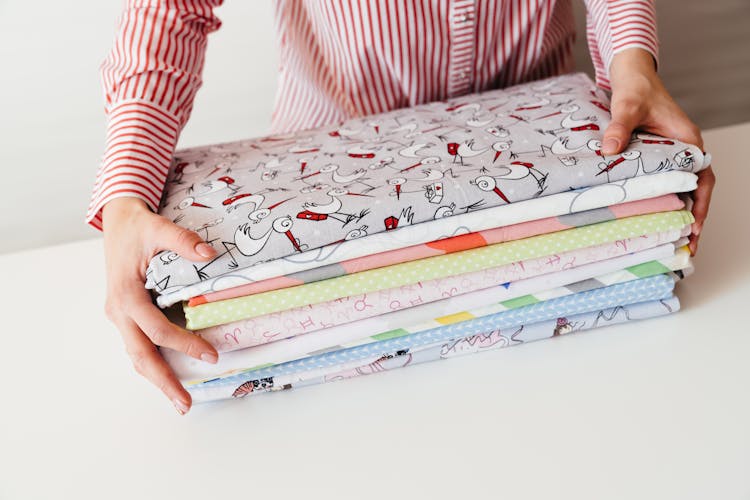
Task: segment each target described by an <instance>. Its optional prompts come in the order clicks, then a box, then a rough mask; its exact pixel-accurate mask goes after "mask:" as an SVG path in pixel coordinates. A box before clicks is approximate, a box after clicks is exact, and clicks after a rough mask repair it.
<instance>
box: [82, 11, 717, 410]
mask: <svg viewBox="0 0 750 500" xmlns="http://www.w3.org/2000/svg"><path fill="white" fill-rule="evenodd" d="M221 3H222V0H180V1H177V0H158V1H157V0H153V1H151V2H141V1H138V0H128V1H126V2H125V7H124V11H123V14H122V16H121V18H120V20H119V24H118V28H117V33H116V37H115V42H114V46H113V48H112V50H111V51H110V52H109V54H108V56H107V58H106V59H105V61H104V62H103V63H102V66H101V76H102V81H103V85H104V90H105V97H106V112H107V116H108V126H107V127H108V128H107V142H106V151H105V155H104V159H103V162H102V165H101V167H100V168H99V172H98V174H97V179H96V182H95V187H94V195H93V199H92V202H91V205H90V207H89V211H88V216H87V221H88V222H89V223H90V224H91V225H92V226H94V227H95V228H98V229H101V230H103V233H104V249H105V256H106V272H107V282H108V287H107V300H106V306H105V310H106V313H107V315H108V317H109V318H110V320H111V321H112V322H114V324H115V325H116V326H117V328H118V329H119V331H120V333H121V335H122V337H123V340H124V343H125V347H126V349H127V352H128V354H129V355H130V357H131V358H132V362H133V365H134V367H135V369H136V371H137V372H138V373H140V374H141V375H143V376H145V377H146V378H147V379H148V380H150V381H151V382H152V383H153V384H155V385H156V386H157V387H159V389H161V391H162V392H163V393H164V394H165V395H166V396H167V397H168V398H169V399H170V400H171V401H172V402H173V404H174V405H175V407H176V409H177V411H178V412H179V413H181V414H184V413H185V412H187V411H188V410H189V408H190V405H191V399H190V395H189V394H188V393H187V391H185V390H184V388H183V387H182V386H181V384H180V383H179V381H178V380H177V378H176V377H175V375H174V374H173V373H172V371H171V370H170V368H169V366H168V365H167V364H166V362H165V361H164V360H163V358H162V357H161V355H160V354H159V351H158V349H157V346H164V347H168V348H172V349H176V350H179V351H182V352H184V353H185V354H187V355H189V356H192V357H194V358H197V359H200V360H203V361H206V362H209V363H215V362H216V361H217V359H218V354H217V352H216V350H215V349H214V348H213V347H212V346H211V345H210V344H208V343H207V342H206V341H204V340H203V339H201V338H200V337H198V336H196V335H192V334H191V333H189V332H187V331H186V330H183V329H181V328H179V327H178V326H176V325H174V324H172V323H170V322H169V321H168V320H167V319H166V318H165V316H164V315H163V314H162V313H161V312H160V311H159V310H158V308H157V307H156V306H154V305H153V303H152V301H151V299H150V296H149V294H148V292H147V291H146V290H145V288H144V281H145V276H144V273H145V269H146V265H147V263H148V261H149V260H150V258H151V257H152V256H154V255H155V254H156V253H157V252H159V251H161V250H165V249H169V250H172V251H175V252H177V253H178V254H180V255H181V256H182V257H184V258H186V259H190V260H195V261H206V260H210V259H211V258H212V257H213V256H214V255H215V251H214V249H213V248H212V247H211V246H210V245H208V244H207V243H206V242H204V241H202V240H201V238H200V236H198V235H197V234H196V233H194V232H191V231H189V230H187V229H183V228H180V227H178V226H177V225H175V224H173V223H172V222H171V221H169V220H168V219H166V218H164V217H161V216H159V215H157V214H156V213H155V212H156V209H157V207H158V204H159V199H160V197H161V194H162V190H163V187H164V184H165V179H166V175H167V170H168V168H169V166H170V163H171V161H172V154H173V151H174V148H175V144H176V142H177V138H178V135H179V132H180V130H181V128H182V127H183V126H184V125H185V123H186V122H187V120H188V117H189V116H190V112H191V109H192V103H193V98H194V96H195V93H196V91H197V90H198V88H199V87H200V85H201V72H202V68H203V64H204V56H205V48H206V39H207V35H208V34H209V33H211V32H213V31H216V30H217V29H218V28H219V27H220V21H219V19H218V18H217V17H216V16H215V14H214V9H215V8H216V7H218V6H219V5H220V4H221ZM585 3H586V7H587V41H588V45H589V49H590V53H591V58H592V61H593V63H594V67H595V70H596V81H597V84H598V85H599V86H600V87H602V88H604V89H606V90H611V92H612V99H611V111H612V121H611V123H610V125H609V126H608V128H607V129H606V131H605V133H604V138H603V141H602V150H603V152H604V153H605V154H617V153H619V152H621V151H622V150H623V149H624V148H625V146H626V145H627V144H628V141H629V137H630V135H631V133H632V132H633V130H634V129H636V128H638V129H640V130H643V131H647V132H651V133H655V134H659V135H663V136H667V137H672V138H677V139H680V140H682V141H685V142H688V143H692V144H696V145H698V146H699V147H702V146H703V143H702V139H701V134H700V131H699V129H698V128H697V127H696V125H695V124H693V123H692V122H691V121H690V119H689V118H688V117H687V116H686V114H685V113H684V112H683V111H682V110H681V109H680V107H679V106H678V105H677V104H676V103H675V101H674V100H673V99H672V97H671V96H670V95H669V93H668V92H667V90H666V89H665V87H664V85H663V84H662V82H661V80H660V78H659V76H658V74H657V71H656V65H657V60H658V58H657V56H658V53H657V48H658V47H657V45H658V42H657V36H656V16H655V12H654V5H653V0H632V1H624V0H585ZM274 5H275V10H276V13H275V15H276V31H277V38H278V42H279V49H280V73H279V89H278V93H277V96H276V102H275V110H274V113H273V117H272V131H273V132H287V131H294V130H299V129H305V128H312V127H317V126H322V125H325V124H330V123H333V122H337V121H341V120H344V119H347V118H350V117H354V116H361V115H368V114H373V113H379V112H383V111H387V110H391V109H395V108H399V107H404V106H411V105H415V104H419V103H423V102H428V101H433V100H440V99H445V98H449V97H454V96H458V95H462V94H467V93H471V92H478V91H482V90H486V89H491V88H498V87H505V86H509V85H512V84H516V83H520V82H524V81H529V80H534V79H539V78H543V77H547V76H552V75H556V74H562V73H566V72H569V71H571V70H572V69H573V59H572V45H573V42H574V38H575V31H574V20H573V13H572V5H571V2H570V0H525V1H522V0H504V1H499V0H497V1H496V0H359V1H357V0H325V1H324V0H277V1H276V2H275V4H274ZM237 63H238V64H252V54H241V55H240V56H239V57H238V60H237ZM713 185H714V174H713V171H712V170H711V169H710V168H709V169H708V170H704V171H703V172H701V174H700V175H699V183H698V188H697V190H696V191H695V192H694V195H693V197H694V204H693V213H694V215H695V219H696V222H695V224H694V225H693V228H692V236H691V242H690V248H691V251H693V252H695V251H696V249H697V245H698V239H699V237H700V234H701V229H702V227H703V223H704V221H705V219H706V215H707V213H708V206H709V203H710V200H711V191H712V188H713Z"/></svg>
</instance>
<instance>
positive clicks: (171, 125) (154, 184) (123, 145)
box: [86, 101, 180, 230]
mask: <svg viewBox="0 0 750 500" xmlns="http://www.w3.org/2000/svg"><path fill="white" fill-rule="evenodd" d="M108 118H109V122H108V125H107V142H106V148H105V153H104V158H103V160H102V164H101V166H100V167H99V171H98V173H97V175H96V181H95V183H94V193H93V196H92V199H91V204H90V205H89V208H88V211H87V214H86V222H87V223H88V224H89V225H91V226H92V227H94V228H96V229H99V230H101V229H102V213H101V212H102V207H103V206H104V205H105V204H106V203H107V202H109V201H111V200H114V199H116V198H123V197H134V198H139V199H141V200H143V201H144V202H146V204H147V205H148V207H149V208H150V209H151V210H153V211H157V210H158V208H159V202H160V200H161V196H162V192H163V190H164V184H165V183H166V180H167V172H168V171H169V166H170V165H171V163H172V155H173V154H174V149H175V145H176V143H177V137H178V136H179V130H180V126H179V121H178V119H177V117H176V116H175V115H174V114H172V113H170V112H169V111H167V110H165V109H163V108H161V107H160V106H157V105H155V104H153V103H148V102H142V101H133V102H121V103H118V104H116V105H115V106H113V107H112V108H111V109H110V110H109V113H108Z"/></svg>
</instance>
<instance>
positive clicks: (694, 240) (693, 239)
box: [688, 234, 701, 255]
mask: <svg viewBox="0 0 750 500" xmlns="http://www.w3.org/2000/svg"><path fill="white" fill-rule="evenodd" d="M700 238H701V237H700V235H697V234H691V235H690V242H689V243H688V249H689V250H690V255H695V254H696V253H697V252H698V240H700Z"/></svg>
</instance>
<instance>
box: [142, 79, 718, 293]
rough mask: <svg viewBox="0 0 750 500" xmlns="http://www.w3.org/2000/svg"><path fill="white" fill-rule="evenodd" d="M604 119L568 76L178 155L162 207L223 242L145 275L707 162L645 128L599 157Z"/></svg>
mask: <svg viewBox="0 0 750 500" xmlns="http://www.w3.org/2000/svg"><path fill="white" fill-rule="evenodd" d="M539 89H547V90H539ZM552 89H554V91H553V90H552ZM530 101H534V102H537V103H540V104H539V105H538V106H537V105H535V106H528V103H529V102H530ZM609 118H610V114H609V110H608V107H607V96H606V94H605V93H604V92H603V91H601V90H600V89H597V88H596V86H595V85H594V83H593V82H592V81H591V80H590V79H589V78H588V77H587V76H585V75H583V74H574V75H564V76H559V77H555V78H552V79H548V80H544V81H542V82H534V83H529V84H523V85H519V86H515V87H512V88H508V89H499V90H492V91H489V92H485V93H483V94H475V95H469V96H463V97H460V98H458V99H456V100H453V101H450V102H433V103H429V104H424V105H420V106H417V107H414V108H410V109H398V110H395V111H391V112H388V113H383V114H380V115H373V116H368V117H366V118H359V119H354V120H350V121H349V122H347V123H344V124H342V125H338V126H330V127H324V128H319V129H315V130H308V131H304V132H298V133H294V134H290V135H287V136H275V137H265V138H261V139H255V140H247V141H239V142H235V143H229V144H223V145H216V146H210V147H202V148H194V149H190V150H185V151H182V152H180V153H178V154H177V155H176V159H175V163H174V164H173V166H172V167H171V169H170V171H169V174H168V181H167V186H166V190H165V195H164V198H163V199H162V206H161V208H160V213H161V214H162V215H164V216H166V217H168V218H170V219H174V220H175V221H176V222H177V223H178V224H181V225H183V226H185V227H188V228H190V229H194V230H196V231H199V232H200V233H201V234H202V235H203V236H205V237H206V239H207V240H209V241H211V242H214V244H215V245H216V246H217V248H218V249H219V250H220V251H221V252H220V254H219V256H218V257H217V258H216V259H214V260H212V261H211V262H209V263H200V264H199V263H194V262H189V261H186V260H184V259H180V258H178V257H177V256H176V255H175V254H173V253H170V252H164V253H162V254H160V255H158V256H157V257H155V258H154V259H153V260H152V261H151V266H150V270H149V276H150V277H151V278H152V280H151V281H150V282H149V284H150V285H152V286H154V287H156V288H157V289H162V290H163V289H166V288H169V287H179V286H185V285H192V284H194V283H197V282H199V281H202V280H206V279H208V278H215V277H218V276H222V275H224V274H227V273H230V272H234V271H235V270H237V269H244V268H247V267H251V266H254V265H255V264H258V263H261V262H267V261H271V260H277V259H280V258H283V257H287V256H290V255H293V254H295V253H302V252H304V251H307V250H313V249H318V248H323V247H328V246H331V245H336V244H337V243H339V242H344V241H347V240H354V239H362V240H363V243H364V241H365V240H367V239H368V238H369V236H370V235H373V234H376V233H382V232H386V231H396V232H397V231H399V230H400V228H403V227H404V226H409V225H418V224H422V223H430V222H432V221H434V220H435V219H441V218H445V217H448V218H450V217H451V216H453V215H455V214H457V213H460V212H467V211H468V212H470V211H475V212H483V211H484V210H486V209H488V208H490V207H495V206H501V205H508V204H510V205H512V204H514V203H517V202H519V201H524V200H529V199H533V198H539V197H543V196H549V195H554V194H556V193H561V192H566V191H570V190H572V189H577V188H584V187H590V186H595V185H599V184H605V183H609V182H614V181H620V180H624V179H628V178H632V177H638V176H643V175H647V174H653V173H657V172H663V171H666V170H677V171H686V172H695V171H698V170H700V169H702V168H704V167H705V166H707V165H708V161H707V157H706V155H704V153H703V152H702V151H701V150H700V148H698V147H697V146H693V145H686V144H684V143H681V142H679V141H677V140H675V139H664V138H660V137H655V136H650V135H644V134H636V135H634V137H633V139H632V140H631V143H630V144H629V145H628V148H627V149H626V151H625V152H623V153H622V154H619V155H615V156H611V157H604V156H603V155H602V153H601V151H600V145H599V141H600V140H601V139H602V134H603V130H604V128H605V127H606V126H607V124H608V123H609ZM548 215H549V214H548ZM500 222H501V224H496V225H506V224H507V223H506V222H505V221H500ZM457 227H458V226H455V225H454V226H453V229H456V228H457ZM428 230H429V231H430V232H431V233H432V234H433V235H435V234H439V233H437V232H435V231H434V229H433V228H430V229H428ZM448 234H452V231H448ZM431 239H434V236H433V238H430V240H431ZM430 240H425V241H430ZM368 244H369V243H368ZM412 244H413V243H412Z"/></svg>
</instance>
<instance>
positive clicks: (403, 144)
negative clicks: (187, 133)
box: [147, 74, 709, 402]
mask: <svg viewBox="0 0 750 500" xmlns="http://www.w3.org/2000/svg"><path fill="white" fill-rule="evenodd" d="M609 118H610V115H609V111H608V99H607V96H606V95H605V94H604V93H603V92H601V91H600V90H598V89H597V88H596V87H595V86H594V84H593V83H592V82H591V80H589V79H588V77H586V76H585V75H581V74H576V75H566V76H562V77H556V78H552V79H548V80H543V81H539V82H533V83H530V84H524V85H520V86H516V87H512V88H509V89H505V90H496V91H490V92H486V93H482V94H476V95H471V96H464V97H460V98H456V99H454V100H451V101H448V102H436V103H431V104H427V105H422V106H418V107H416V108H410V109H402V110H398V111H394V112H389V113H386V114H382V115H377V116H370V117H365V118H360V119H355V120H351V121H348V122H346V123H343V124H339V125H337V126H333V127H328V128H323V129H316V130H310V131H305V132H301V133H294V134H289V135H284V136H271V137H265V138H261V139H255V140H248V141H241V142H236V143H230V144H222V145H217V146H210V147H202V148H194V149H190V150H185V151H182V152H180V153H178V155H177V159H176V161H175V163H174V165H173V167H172V169H171V171H170V175H169V180H168V185H167V189H166V192H165V197H164V200H163V202H162V207H161V209H160V213H161V214H163V215H164V216H166V217H168V218H170V219H173V220H174V221H175V222H176V223H178V224H180V225H182V226H185V227H188V228H190V229H193V230H195V231H197V232H198V234H200V235H201V236H202V237H204V238H205V239H206V240H207V241H208V242H209V243H210V244H211V245H213V246H214V248H216V250H217V251H218V256H217V257H216V258H215V259H213V260H212V261H210V262H203V263H196V262H189V261H186V260H185V259H182V258H180V257H179V256H178V255H176V254H174V253H170V252H163V253H161V254H159V255H157V256H156V257H155V258H154V259H153V261H152V262H151V265H150V266H149V270H148V273H147V276H148V282H147V286H148V287H149V288H151V289H153V290H154V291H155V292H157V293H158V294H159V295H158V297H157V302H158V304H159V305H160V306H162V307H165V308H166V307H169V306H171V305H173V304H177V303H179V302H183V301H184V304H183V308H184V316H183V315H182V313H181V312H179V311H175V310H174V309H175V308H171V309H172V312H173V313H174V314H172V316H171V317H172V318H173V319H176V321H182V322H184V323H185V324H186V327H187V328H188V329H190V330H192V331H194V332H195V334H196V335H200V336H201V337H203V338H204V339H206V340H207V341H208V342H210V343H211V344H212V345H214V346H215V347H216V348H217V350H218V351H219V352H220V359H219V362H218V364H216V365H209V364H206V363H201V362H200V361H197V360H194V359H192V358H188V357H187V356H184V355H182V354H180V353H177V352H174V351H170V350H169V349H163V352H164V355H165V357H166V359H167V360H168V362H169V363H170V364H171V366H172V367H173V368H174V369H175V371H176V373H177V375H178V377H179V378H180V380H181V381H182V382H183V384H184V385H185V387H186V388H187V389H188V390H189V391H190V393H191V394H192V396H193V399H194V401H196V402H200V401H210V400H216V399H223V398H232V397H235V398H236V397H242V396H245V395H247V394H254V393H259V392H267V391H274V390H281V389H289V388H292V387H300V386H304V385H310V384H317V383H321V382H327V381H332V380H338V379H342V378H349V377H353V376H357V375H363V374H368V373H374V372H379V371H383V370H388V369H391V368H396V367H402V366H406V365H410V364H416V363H421V362H424V361H432V360H438V359H445V358H450V357H453V356H457V355H460V354H467V353H474V352H479V351H484V350H490V349H497V348H500V347H506V346H512V345H517V344H521V343H524V342H530V341H532V340H537V339H543V338H549V337H554V336H558V335H562V334H567V333H570V332H575V331H580V330H589V329H593V328H597V327H600V326H605V325H611V324H615V323H622V322H626V321H633V320H638V319H645V318H651V317H656V316H661V315H665V314H668V313H671V312H675V311H677V310H678V309H679V302H678V300H677V298H675V297H674V295H673V293H672V291H673V288H674V285H675V282H676V281H677V280H679V279H681V278H683V277H684V276H686V275H687V274H688V271H689V270H690V269H691V264H690V255H689V252H688V250H687V249H686V248H685V244H686V242H687V239H686V236H687V235H688V234H689V231H690V224H691V223H692V222H693V219H692V217H691V215H690V213H689V212H688V211H687V210H686V206H685V201H684V200H683V199H682V198H681V197H680V196H678V195H677V193H686V192H689V191H692V190H693V189H695V187H696V175H695V173H694V172H696V171H698V170H700V169H701V168H704V167H705V166H707V165H708V163H709V158H708V155H706V154H705V153H703V152H702V151H701V150H700V149H699V148H697V147H695V146H692V145H687V144H682V143H680V142H678V141H676V140H672V139H665V138H661V137H655V136H650V135H644V134H636V135H635V136H634V137H633V139H632V141H631V144H630V145H629V147H628V148H627V150H626V151H625V152H624V153H622V154H620V155H616V156H611V157H609V156H603V155H602V153H601V152H600V143H599V141H600V140H601V137H602V133H603V131H604V129H605V127H606V125H607V123H608V121H609ZM178 313H179V314H178Z"/></svg>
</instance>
